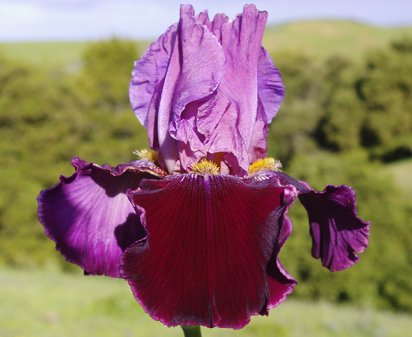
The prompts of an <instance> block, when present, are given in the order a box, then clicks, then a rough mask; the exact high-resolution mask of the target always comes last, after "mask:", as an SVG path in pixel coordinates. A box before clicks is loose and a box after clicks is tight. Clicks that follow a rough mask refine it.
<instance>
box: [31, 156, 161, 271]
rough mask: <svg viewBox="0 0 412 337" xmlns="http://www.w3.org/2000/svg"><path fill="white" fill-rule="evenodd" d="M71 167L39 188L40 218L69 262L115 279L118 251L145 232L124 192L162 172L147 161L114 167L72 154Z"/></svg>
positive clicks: (120, 251)
mask: <svg viewBox="0 0 412 337" xmlns="http://www.w3.org/2000/svg"><path fill="white" fill-rule="evenodd" d="M72 165H73V166H74V167H75V169H76V172H75V173H74V174H73V175H72V176H71V177H69V178H66V177H61V178H60V183H59V184H57V185H56V186H55V187H53V188H51V189H48V190H44V191H42V192H40V194H39V196H38V198H37V200H38V216H39V220H40V222H41V223H42V224H43V226H44V228H45V231H46V234H47V235H48V236H49V237H50V238H51V239H52V240H54V241H55V242H56V249H58V250H59V251H60V252H61V253H62V254H63V255H64V256H65V257H66V259H67V260H68V261H70V262H72V263H75V264H77V265H79V266H81V267H82V268H83V269H84V271H85V272H86V273H87V274H96V275H102V274H104V275H108V276H112V277H119V259H120V255H121V254H122V251H123V250H124V249H125V248H126V247H127V246H129V245H130V244H131V243H133V242H135V241H136V240H138V239H140V238H141V237H142V236H144V235H145V231H144V229H143V227H142V226H141V224H140V220H139V217H138V216H137V215H136V213H135V211H134V209H133V207H132V205H131V204H130V202H129V200H128V198H127V195H126V193H125V192H126V190H127V189H129V188H134V189H135V188H137V186H138V184H139V182H140V180H141V179H142V178H143V177H146V178H147V177H152V178H154V177H156V176H162V175H164V172H162V171H161V170H160V169H159V168H157V167H156V166H155V165H154V164H153V163H151V162H148V161H136V162H132V163H128V164H122V165H119V166H118V167H114V168H113V167H110V166H109V165H104V166H103V167H102V166H99V165H96V164H93V163H86V162H85V161H83V160H81V159H79V158H74V159H73V161H72Z"/></svg>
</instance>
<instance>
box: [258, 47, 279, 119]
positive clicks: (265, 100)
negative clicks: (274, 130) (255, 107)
mask: <svg viewBox="0 0 412 337" xmlns="http://www.w3.org/2000/svg"><path fill="white" fill-rule="evenodd" d="M258 91H259V98H260V100H261V101H262V105H263V109H264V111H265V114H266V120H267V123H270V122H271V121H272V119H273V117H275V115H276V113H277V112H278V110H279V108H280V106H281V104H282V101H283V98H284V96H285V87H284V85H283V81H282V76H281V75H280V72H279V70H278V69H277V68H276V66H275V65H274V63H273V61H272V59H271V58H270V55H269V54H268V52H267V51H266V50H265V49H264V48H261V50H260V54H259V63H258Z"/></svg>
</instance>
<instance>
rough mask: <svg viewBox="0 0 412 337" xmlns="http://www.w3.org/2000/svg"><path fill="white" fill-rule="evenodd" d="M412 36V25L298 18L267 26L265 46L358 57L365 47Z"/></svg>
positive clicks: (276, 48) (282, 49)
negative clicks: (387, 25)
mask: <svg viewBox="0 0 412 337" xmlns="http://www.w3.org/2000/svg"><path fill="white" fill-rule="evenodd" d="M404 36H412V26H406V27H378V26H371V25H367V24H363V23H359V22H354V21H339V20H318V21H298V22H292V23H287V24H284V25H278V26H270V27H268V28H267V29H266V32H265V36H264V40H263V43H264V46H265V47H266V48H267V49H268V50H269V51H270V52H271V53H272V54H275V53H278V52H284V51H291V52H295V51H299V52H304V53H305V54H308V55H311V56H314V57H317V58H320V59H325V58H326V57H328V56H330V55H332V54H339V55H342V56H346V57H348V58H350V59H352V60H355V61H356V60H358V59H360V58H361V56H362V55H363V54H364V53H365V51H367V50H369V49H372V48H380V47H384V46H385V45H387V44H388V43H389V41H392V40H394V39H398V38H401V37H404Z"/></svg>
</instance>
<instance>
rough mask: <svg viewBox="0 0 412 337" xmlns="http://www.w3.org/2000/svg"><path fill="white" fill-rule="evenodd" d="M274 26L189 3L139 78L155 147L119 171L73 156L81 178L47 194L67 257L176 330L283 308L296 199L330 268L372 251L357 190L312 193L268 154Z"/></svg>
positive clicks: (261, 16)
mask: <svg viewBox="0 0 412 337" xmlns="http://www.w3.org/2000/svg"><path fill="white" fill-rule="evenodd" d="M266 19H267V13H266V12H261V11H257V10H256V8H255V7H254V6H253V5H247V6H245V7H244V10H243V13H242V14H240V15H238V16H237V17H236V18H235V19H234V20H232V21H230V20H228V18H227V16H225V15H224V14H218V15H216V16H215V17H214V19H213V20H210V19H209V17H208V15H207V12H202V13H200V14H198V15H195V13H194V10H193V8H192V7H191V6H189V5H183V6H182V7H181V11H180V20H179V22H178V23H176V24H174V25H172V26H171V27H170V28H169V29H168V30H167V31H166V32H165V33H164V34H163V35H162V36H160V37H159V39H158V40H157V41H155V42H154V43H152V45H151V47H150V49H149V50H148V51H147V52H146V53H145V54H144V55H143V56H142V58H141V59H140V60H139V61H137V62H136V63H135V67H134V70H133V73H132V79H131V82H130V90H129V93H130V100H131V105H132V108H133V111H134V112H135V114H136V116H137V118H138V119H139V121H140V122H141V123H142V124H143V125H144V126H145V127H146V129H147V133H148V138H149V143H150V147H151V148H152V149H153V150H154V152H149V151H141V152H139V153H138V154H139V156H140V159H139V160H136V161H133V162H130V163H126V164H120V165H118V166H116V167H111V166H109V165H103V166H100V165H97V164H94V163H88V162H85V161H83V160H81V159H79V158H74V159H73V161H72V165H73V166H74V168H75V173H74V174H73V175H72V176H71V177H61V178H60V182H59V183H58V184H57V185H56V186H54V187H53V188H51V189H48V190H44V191H42V192H41V193H40V195H39V196H38V204H39V208H38V215H39V219H40V222H41V223H42V224H43V226H44V228H45V231H46V234H47V235H48V236H49V237H50V238H51V239H52V240H54V241H55V242H56V248H57V249H58V250H59V251H60V252H61V253H62V254H63V255H64V256H65V257H66V259H67V260H68V261H70V262H72V263H75V264H77V265H79V266H80V267H82V268H83V270H84V271H85V273H86V274H92V275H107V276H111V277H120V278H124V279H126V280H127V281H128V283H129V285H130V287H131V289H132V292H133V294H134V296H135V298H136V300H137V301H138V302H139V303H140V304H141V305H142V306H143V308H144V309H145V310H146V312H147V313H148V314H149V315H150V316H151V317H153V318H154V319H156V320H159V321H161V322H162V323H164V324H165V325H168V326H176V325H203V326H208V327H230V328H242V327H243V326H244V325H246V324H247V323H248V322H249V320H250V317H251V315H259V314H260V315H267V314H268V312H269V309H271V308H273V307H275V306H277V305H278V304H279V303H280V302H282V301H283V300H284V299H285V297H286V296H287V295H288V294H289V293H291V292H292V291H293V288H294V286H295V285H296V281H295V279H294V278H293V277H292V276H291V275H289V274H288V273H287V271H286V270H285V268H284V267H283V266H282V264H281V263H280V261H279V258H278V254H279V252H280V250H281V248H282V246H283V244H284V243H285V241H286V240H287V238H288V237H289V235H290V233H291V231H292V224H291V221H290V220H289V218H288V209H289V207H290V205H291V204H292V203H293V202H294V201H295V199H296V198H298V199H299V200H300V202H301V203H302V204H303V205H304V207H305V208H306V210H307V212H308V217H309V225H310V233H311V236H312V255H313V256H314V257H315V258H319V259H320V260H321V262H322V265H323V266H325V267H327V268H329V269H330V270H331V271H338V270H343V269H345V268H347V267H349V266H351V265H353V264H354V263H356V262H357V261H358V255H357V254H359V253H361V252H363V251H364V249H365V248H366V247H367V244H368V234H369V223H368V222H365V221H363V220H362V219H360V218H359V217H358V215H357V211H356V198H355V192H354V191H353V190H352V189H351V188H350V187H348V186H332V185H330V186H327V187H326V188H325V189H324V190H323V191H321V192H319V191H316V190H314V189H312V188H311V187H310V186H309V185H308V184H307V183H306V182H303V181H298V180H296V179H294V178H292V177H290V176H289V175H287V174H286V173H284V172H282V171H281V170H280V165H279V163H278V162H277V161H275V160H273V159H270V158H266V149H267V132H268V123H270V122H271V120H272V119H273V118H274V117H275V115H276V113H277V111H278V109H279V107H280V104H281V102H282V100H283V96H284V86H283V83H282V79H281V76H280V73H279V71H278V69H277V68H276V67H275V65H274V64H273V62H272V60H271V59H270V57H269V55H268V53H267V52H266V50H265V49H264V48H263V47H262V46H261V41H262V35H263V31H264V26H265V23H266Z"/></svg>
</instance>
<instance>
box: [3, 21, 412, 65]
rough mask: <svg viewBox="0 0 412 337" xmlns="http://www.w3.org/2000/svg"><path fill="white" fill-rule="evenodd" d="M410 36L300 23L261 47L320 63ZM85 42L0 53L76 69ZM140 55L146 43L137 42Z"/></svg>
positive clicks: (280, 29) (269, 35)
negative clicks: (331, 57) (337, 55)
mask: <svg viewBox="0 0 412 337" xmlns="http://www.w3.org/2000/svg"><path fill="white" fill-rule="evenodd" d="M406 35H408V36H412V27H375V26H369V25H366V24H360V23H356V22H352V21H337V20H330V21H328V20H320V21H300V22H293V23H288V24H284V25H279V26H269V27H268V28H267V29H266V33H265V37H264V46H265V47H266V48H267V49H269V51H270V52H271V53H275V52H279V51H281V52H288V51H299V52H300V53H301V52H304V53H306V54H308V55H311V56H314V57H317V58H319V59H320V60H322V59H324V58H326V57H328V56H330V55H332V54H339V55H343V56H346V57H348V58H350V59H352V60H355V61H356V60H358V59H360V58H361V56H362V55H363V53H365V51H367V50H369V49H370V48H379V47H384V46H385V45H386V44H387V43H388V42H389V41H391V40H393V39H395V38H399V37H402V36H406ZM88 43H89V42H27V43H0V53H4V54H5V55H6V56H9V57H12V58H15V59H20V60H23V61H29V62H32V63H34V64H36V65H50V64H52V65H58V66H59V65H61V66H67V65H69V66H70V65H71V66H73V65H76V64H77V63H78V62H79V59H80V55H81V52H82V51H83V49H84V48H85V47H86V46H87V44H88ZM137 44H138V47H139V50H141V51H144V50H145V49H146V48H147V46H148V44H149V42H148V41H140V42H137Z"/></svg>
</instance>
